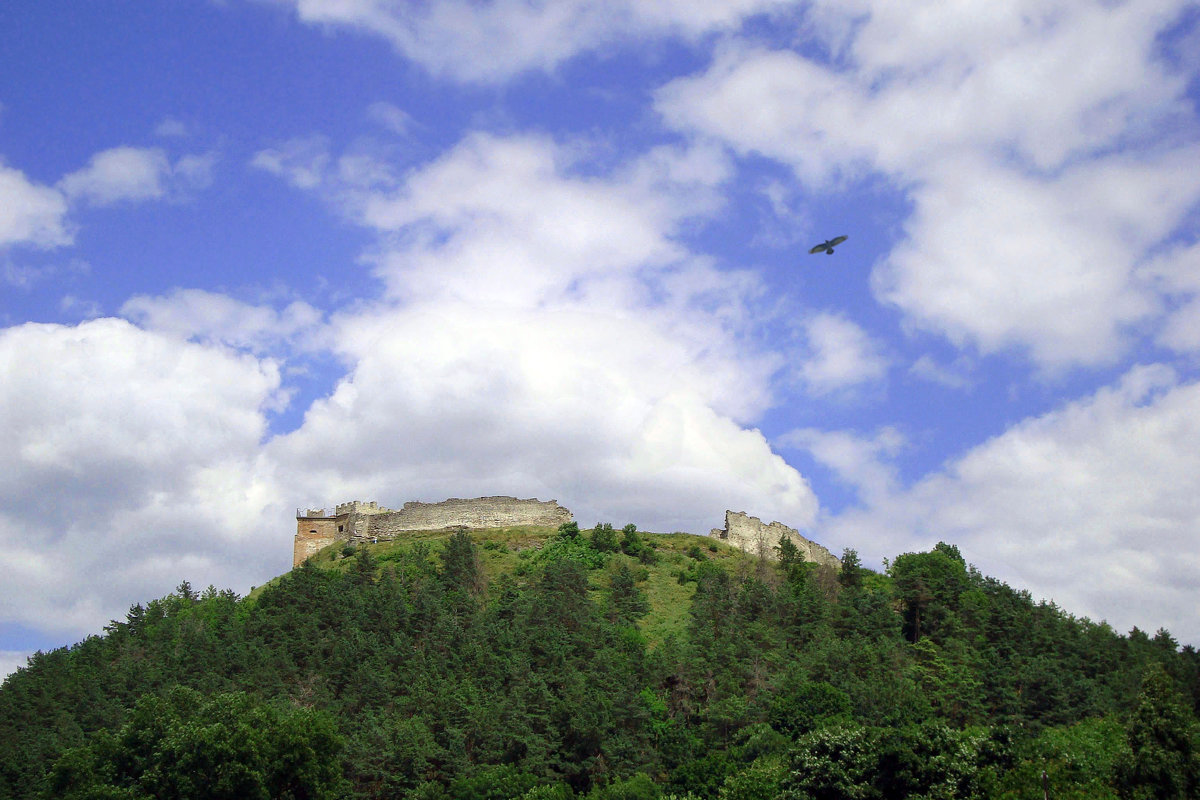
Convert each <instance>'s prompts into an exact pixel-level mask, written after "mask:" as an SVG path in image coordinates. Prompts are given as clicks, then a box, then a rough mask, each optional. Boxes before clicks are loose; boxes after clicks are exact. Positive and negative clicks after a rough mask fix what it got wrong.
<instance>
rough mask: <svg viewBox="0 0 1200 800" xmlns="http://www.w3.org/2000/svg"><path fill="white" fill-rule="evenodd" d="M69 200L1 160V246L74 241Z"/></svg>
mask: <svg viewBox="0 0 1200 800" xmlns="http://www.w3.org/2000/svg"><path fill="white" fill-rule="evenodd" d="M66 216H67V201H66V199H65V198H64V197H63V196H62V194H61V193H60V192H58V191H56V190H55V189H53V188H52V187H49V186H39V185H38V184H36V183H33V182H31V181H30V180H29V179H28V178H26V177H25V174H24V173H23V172H21V171H20V170H16V169H13V168H11V167H8V166H5V164H4V163H3V161H0V248H4V247H7V246H10V245H14V244H31V245H34V246H35V247H61V246H63V245H68V244H70V243H71V241H72V238H73V237H72V233H71V230H70V228H69V226H68V225H67V220H66Z"/></svg>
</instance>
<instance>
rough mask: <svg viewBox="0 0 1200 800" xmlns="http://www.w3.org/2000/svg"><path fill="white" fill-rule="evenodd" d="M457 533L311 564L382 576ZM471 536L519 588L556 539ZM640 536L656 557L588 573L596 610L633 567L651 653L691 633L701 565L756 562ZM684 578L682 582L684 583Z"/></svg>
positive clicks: (694, 541) (662, 536)
mask: <svg viewBox="0 0 1200 800" xmlns="http://www.w3.org/2000/svg"><path fill="white" fill-rule="evenodd" d="M454 533H455V531H447V530H439V531H412V532H410V533H406V534H405V535H404V536H403V538H398V539H392V540H387V541H381V542H376V543H367V544H359V545H357V546H355V545H348V544H347V543H346V542H337V543H335V544H332V545H330V546H328V547H325V548H323V549H322V550H320V551H318V552H317V553H315V554H314V555H313V556H312V557H311V558H310V559H309V561H310V562H311V563H312V565H313V566H314V567H317V568H318V569H331V570H337V571H339V572H344V571H346V570H348V569H350V567H351V566H352V565H353V564H354V562H355V560H356V558H357V554H358V553H359V552H360V549H364V548H365V549H366V550H367V551H369V552H370V554H371V557H372V559H373V560H374V561H375V563H376V564H377V566H378V567H379V568H380V569H381V570H382V569H385V568H387V565H388V564H389V563H391V562H396V561H398V560H400V559H401V558H402V557H403V555H404V554H405V553H407V552H408V551H410V550H411V549H412V548H413V547H414V546H416V545H417V544H418V543H422V542H423V543H425V544H426V545H428V547H429V550H430V556H431V557H432V558H437V557H438V555H439V554H440V553H441V550H442V546H443V544H444V543H445V542H446V541H447V540H448V539H449V538H450V537H451V536H453V535H454ZM591 533H592V531H590V530H582V531H580V532H579V535H580V537H583V538H589V537H590V536H591ZM467 534H468V535H469V536H470V537H471V539H472V541H474V542H475V545H476V547H477V548H478V553H479V561H480V566H481V567H482V570H483V574H484V576H485V580H486V581H487V583H488V585H489V586H490V585H493V584H494V583H495V582H496V581H497V580H498V579H499V577H500V576H501V575H504V574H510V575H516V576H517V580H518V583H525V582H526V581H528V580H530V578H531V576H532V575H533V574H536V571H531V570H530V569H529V568H528V567H529V562H530V561H531V560H532V559H535V558H536V553H537V552H538V551H539V550H541V549H542V547H544V546H545V545H546V543H547V542H549V541H550V540H552V539H553V538H554V537H555V536H556V535H557V531H556V530H554V529H551V528H535V527H513V528H494V529H487V530H470V531H467ZM638 534H639V536H640V537H641V538H642V540H643V541H644V542H645V544H646V545H647V547H648V549H649V550H650V551H651V553H652V554H651V555H649V556H647V557H644V558H635V557H633V556H629V555H626V554H625V553H622V552H615V553H611V554H609V556H608V559H607V564H606V566H604V567H601V568H599V569H593V570H591V571H590V574H589V584H590V586H591V591H592V595H593V599H594V600H595V601H596V603H597V605H602V604H603V598H604V594H605V593H606V592H607V591H608V587H609V585H610V581H611V579H612V573H613V571H614V570H616V569H617V567H618V565H619V564H621V563H625V564H628V565H629V567H630V568H631V569H632V570H633V573H634V575H635V576H637V578H638V580H637V586H638V588H639V589H641V590H642V591H643V592H645V593H646V599H647V601H648V602H649V605H650V611H649V613H648V614H646V616H645V617H644V618H643V619H642V620H641V622H640V625H639V627H640V628H641V631H642V634H643V635H644V636H645V637H646V642H647V644H648V645H649V646H650V647H651V648H653V647H657V646H658V645H660V644H661V643H662V642H663V641H665V640H666V639H667V637H669V636H672V635H674V636H683V634H684V633H685V631H686V630H687V626H688V622H689V618H688V609H689V608H690V607H691V602H692V596H693V595H694V594H695V593H696V584H695V582H694V581H692V580H687V579H686V576H687V575H688V574H689V573H691V572H694V569H695V566H696V564H697V563H699V562H700V561H706V560H711V561H716V562H719V563H722V564H723V565H724V566H725V567H726V568H729V569H731V570H732V569H738V568H739V567H740V568H745V566H746V564H747V563H748V562H750V561H752V560H753V557H752V556H748V555H747V554H746V553H743V552H742V551H741V550H739V549H737V548H735V547H730V546H729V545H727V544H725V543H724V542H721V541H719V540H717V539H714V538H712V537H709V536H696V535H693V534H689V533H647V532H644V531H639V532H638ZM681 575H683V576H684V579H683V580H681V578H680V576H681ZM278 580H279V578H275V579H273V580H271V581H269V582H268V583H266V584H264V585H263V586H259V587H256V588H255V589H253V590H252V591H251V592H250V595H249V597H250V598H252V599H253V598H255V597H257V596H258V595H259V594H261V593H262V592H263V590H264V589H266V587H267V586H270V585H272V584H274V583H275V582H276V581H278Z"/></svg>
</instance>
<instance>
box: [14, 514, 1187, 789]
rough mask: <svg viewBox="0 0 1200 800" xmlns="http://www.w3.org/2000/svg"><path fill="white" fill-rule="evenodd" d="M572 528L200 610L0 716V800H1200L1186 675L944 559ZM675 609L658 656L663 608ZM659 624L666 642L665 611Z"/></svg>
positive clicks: (22, 682)
mask: <svg viewBox="0 0 1200 800" xmlns="http://www.w3.org/2000/svg"><path fill="white" fill-rule="evenodd" d="M688 541H694V542H699V541H700V540H693V539H689V538H687V537H682V536H680V537H674V538H672V537H652V536H647V535H643V534H639V533H638V532H637V531H636V528H634V527H633V526H627V528H626V529H625V530H624V531H623V532H614V531H613V529H612V527H611V526H608V525H602V526H597V528H596V529H595V530H594V531H592V532H591V533H590V534H587V533H581V532H580V531H579V530H578V528H576V527H575V526H574V525H568V526H564V527H563V529H561V530H560V532H559V534H558V535H557V536H556V537H554V538H552V539H550V540H549V541H547V542H546V543H545V545H544V546H543V547H541V549H540V550H537V551H527V552H525V553H522V554H521V556H522V557H521V558H520V559H519V560H516V562H515V563H516V567H515V568H513V569H509V570H506V571H504V572H502V573H500V574H493V575H486V574H485V571H484V570H483V567H482V559H481V547H482V548H497V547H499V548H503V547H504V545H503V544H498V543H496V542H484V543H482V545H481V544H479V543H476V542H475V541H473V540H472V538H471V537H470V536H468V535H467V534H465V533H460V534H456V535H454V536H453V537H451V538H450V539H449V540H448V541H445V542H444V543H442V544H439V545H437V546H430V545H429V544H427V543H424V542H415V543H413V544H412V545H411V546H409V547H407V548H405V549H397V550H393V551H390V552H388V553H387V555H386V557H377V556H373V555H372V553H371V551H370V550H364V549H360V550H358V551H357V552H355V553H353V555H349V554H348V556H349V557H347V558H345V559H342V560H341V561H339V562H337V564H336V566H337V567H338V568H318V567H316V566H313V565H312V564H311V563H310V564H306V565H304V566H302V567H300V568H298V569H296V570H294V571H292V572H291V573H289V574H288V575H286V576H283V577H282V578H281V579H279V580H278V581H276V582H275V583H274V584H273V585H271V586H269V587H267V588H266V589H265V590H263V591H261V593H260V594H258V595H257V596H255V597H254V598H252V599H251V598H239V597H238V596H237V595H235V594H234V593H232V592H228V591H216V590H215V589H212V588H210V589H208V590H206V591H204V592H203V593H197V592H195V591H194V590H193V589H192V588H191V587H190V586H189V585H187V584H186V583H185V584H183V585H181V586H180V587H179V589H178V590H177V591H176V592H175V593H173V594H171V595H169V596H167V597H165V598H162V599H159V600H154V601H151V602H150V603H148V604H146V605H145V606H142V605H137V606H134V607H133V608H132V609H130V611H129V614H128V616H127V617H126V619H125V620H124V621H119V622H113V623H112V624H111V625H110V626H108V627H107V628H106V629H105V633H104V635H103V636H96V637H91V638H89V639H87V640H85V641H83V642H81V643H79V644H77V645H75V646H73V647H71V648H64V649H61V650H56V651H54V652H50V653H40V654H38V655H37V656H35V657H34V658H33V659H32V661H31V664H30V666H29V668H27V669H25V670H22V671H20V672H18V673H16V674H15V675H13V676H11V677H10V678H9V680H8V681H7V682H6V683H5V684H4V686H3V689H0V798H129V799H134V798H137V799H139V800H140V798H157V797H178V798H202V797H203V798H217V797H228V798H235V797H236V798H256V797H261V798H319V797H363V798H423V799H424V800H476V798H494V799H495V800H507V799H508V798H513V799H514V800H515V799H516V798H522V799H524V800H539V799H540V800H571V798H590V799H591V800H625V799H629V800H632V799H633V798H669V797H672V796H674V797H678V798H695V799H696V800H700V799H705V800H707V799H711V800H757V799H758V798H763V799H764V800H765V799H766V798H771V800H774V798H789V799H790V800H824V799H825V798H846V797H852V798H1042V797H1043V792H1044V791H1046V790H1048V791H1049V792H1050V796H1051V797H1055V798H1090V799H1093V800H1094V799H1095V798H1106V797H1109V798H1117V797H1120V798H1141V797H1147V798H1148V797H1154V798H1190V797H1196V796H1200V733H1198V731H1200V728H1198V724H1197V717H1196V711H1197V708H1200V658H1198V657H1197V653H1196V651H1195V650H1194V649H1193V648H1191V647H1190V646H1188V647H1184V648H1182V649H1181V648H1179V646H1178V644H1177V642H1175V641H1174V640H1173V639H1172V638H1171V636H1170V635H1169V634H1168V633H1167V632H1166V631H1161V630H1160V631H1159V632H1158V633H1156V634H1155V635H1154V636H1153V637H1150V636H1147V635H1146V634H1144V633H1142V632H1140V631H1138V630H1136V629H1135V630H1134V631H1132V632H1131V633H1130V634H1129V635H1128V636H1122V635H1118V634H1117V633H1116V632H1114V631H1113V630H1112V629H1111V628H1109V627H1108V626H1107V625H1103V624H1097V623H1094V622H1090V621H1088V620H1081V619H1076V618H1073V617H1071V616H1070V615H1069V614H1067V613H1065V612H1064V611H1062V610H1061V609H1059V608H1057V607H1055V606H1054V605H1051V604H1045V603H1035V602H1034V601H1033V600H1032V599H1031V597H1030V596H1029V594H1028V593H1026V592H1022V591H1016V590H1013V589H1012V588H1010V587H1008V586H1006V585H1005V584H1003V583H1000V582H998V581H996V580H993V579H991V578H987V577H985V576H983V575H981V574H979V573H978V571H976V570H975V569H974V568H973V567H970V566H968V565H967V564H966V563H965V561H964V559H963V558H962V556H961V555H960V553H959V552H958V550H957V549H956V548H955V547H953V546H949V545H945V544H939V545H938V546H937V547H936V548H935V549H933V550H931V551H929V552H926V553H906V554H903V555H900V556H898V557H896V558H895V560H893V561H891V562H890V563H889V564H888V568H887V571H886V574H883V575H880V574H876V573H873V572H870V571H868V570H865V569H863V568H862V567H861V565H860V563H859V561H858V558H857V556H856V555H855V553H854V552H853V551H847V552H846V553H845V554H844V556H843V564H842V569H841V570H840V572H835V571H832V570H822V569H820V568H817V567H816V566H815V565H812V564H806V563H804V562H803V561H802V560H801V558H800V557H799V554H798V553H797V552H796V550H795V548H794V547H792V546H791V545H790V543H789V542H787V541H786V540H785V541H783V542H781V543H780V552H779V556H780V557H779V560H777V561H766V560H763V559H758V558H752V557H744V558H737V559H731V560H726V561H721V562H718V560H717V559H715V558H714V555H715V554H714V553H712V552H710V551H708V550H707V549H706V548H702V547H700V546H699V545H698V544H692V545H691V546H690V547H689V546H686V544H682V543H685V542H688ZM668 581H669V582H673V584H674V585H675V586H679V585H681V584H686V585H687V588H688V589H689V591H690V593H691V600H690V608H689V609H688V611H687V613H686V615H685V616H683V624H681V625H679V626H677V627H678V630H677V631H676V632H674V633H671V634H670V635H666V636H665V637H664V638H663V639H662V640H661V641H656V642H655V643H654V646H653V647H651V646H650V645H649V644H648V642H647V638H646V635H645V633H644V631H645V630H646V629H647V627H648V625H647V623H648V622H650V621H652V620H653V616H648V615H649V614H650V610H651V606H652V603H651V600H650V595H651V594H652V593H653V591H654V587H656V586H658V587H661V586H662V585H663V584H664V582H668ZM655 613H656V614H661V613H663V612H662V610H661V609H660V610H657V611H656V612H655Z"/></svg>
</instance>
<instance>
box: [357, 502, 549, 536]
mask: <svg viewBox="0 0 1200 800" xmlns="http://www.w3.org/2000/svg"><path fill="white" fill-rule="evenodd" d="M352 517H353V518H352V526H353V527H352V531H351V536H352V538H354V539H368V538H378V539H394V538H395V537H396V536H398V535H400V534H403V533H405V532H408V531H438V530H448V529H452V528H467V529H472V530H481V529H486V528H511V527H515V526H518V525H521V526H531V527H540V528H557V527H558V526H559V525H562V524H563V523H564V522H570V521H571V520H572V516H571V512H570V511H568V510H567V509H565V508H563V507H562V506H560V505H559V504H558V501H556V500H547V501H545V502H543V501H541V500H534V499H530V500H519V499H517V498H515V497H477V498H474V499H472V500H461V499H459V498H457V497H452V498H450V499H449V500H445V501H443V502H441V503H418V502H415V501H410V502H407V503H405V504H404V506H403V507H402V508H401V509H400V510H399V511H390V512H387V513H375V514H367V515H361V516H354V515H352Z"/></svg>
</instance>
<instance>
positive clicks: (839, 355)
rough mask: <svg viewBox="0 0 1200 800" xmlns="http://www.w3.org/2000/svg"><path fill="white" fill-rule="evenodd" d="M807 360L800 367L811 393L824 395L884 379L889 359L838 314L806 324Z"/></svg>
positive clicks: (816, 317)
mask: <svg viewBox="0 0 1200 800" xmlns="http://www.w3.org/2000/svg"><path fill="white" fill-rule="evenodd" d="M803 327H804V333H805V338H806V339H807V350H808V354H807V357H806V358H804V359H803V360H802V362H801V364H800V366H799V368H798V372H799V375H800V378H801V379H802V380H803V381H804V383H805V385H806V386H807V387H808V390H809V392H810V393H812V394H817V395H823V394H829V393H830V392H835V391H839V390H843V389H850V388H853V387H855V386H859V385H861V384H863V383H868V382H873V381H879V380H882V379H883V377H884V376H885V375H886V374H887V366H888V365H887V359H886V358H884V357H883V355H881V354H880V352H879V345H878V343H876V342H874V341H872V339H871V337H870V336H868V335H867V332H866V331H864V330H863V329H862V328H861V327H859V326H858V325H857V324H856V323H854V322H853V321H851V320H849V319H847V318H845V317H844V316H841V315H838V314H830V313H820V314H814V315H812V316H810V317H808V318H807V319H805V320H804V322H803Z"/></svg>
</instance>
